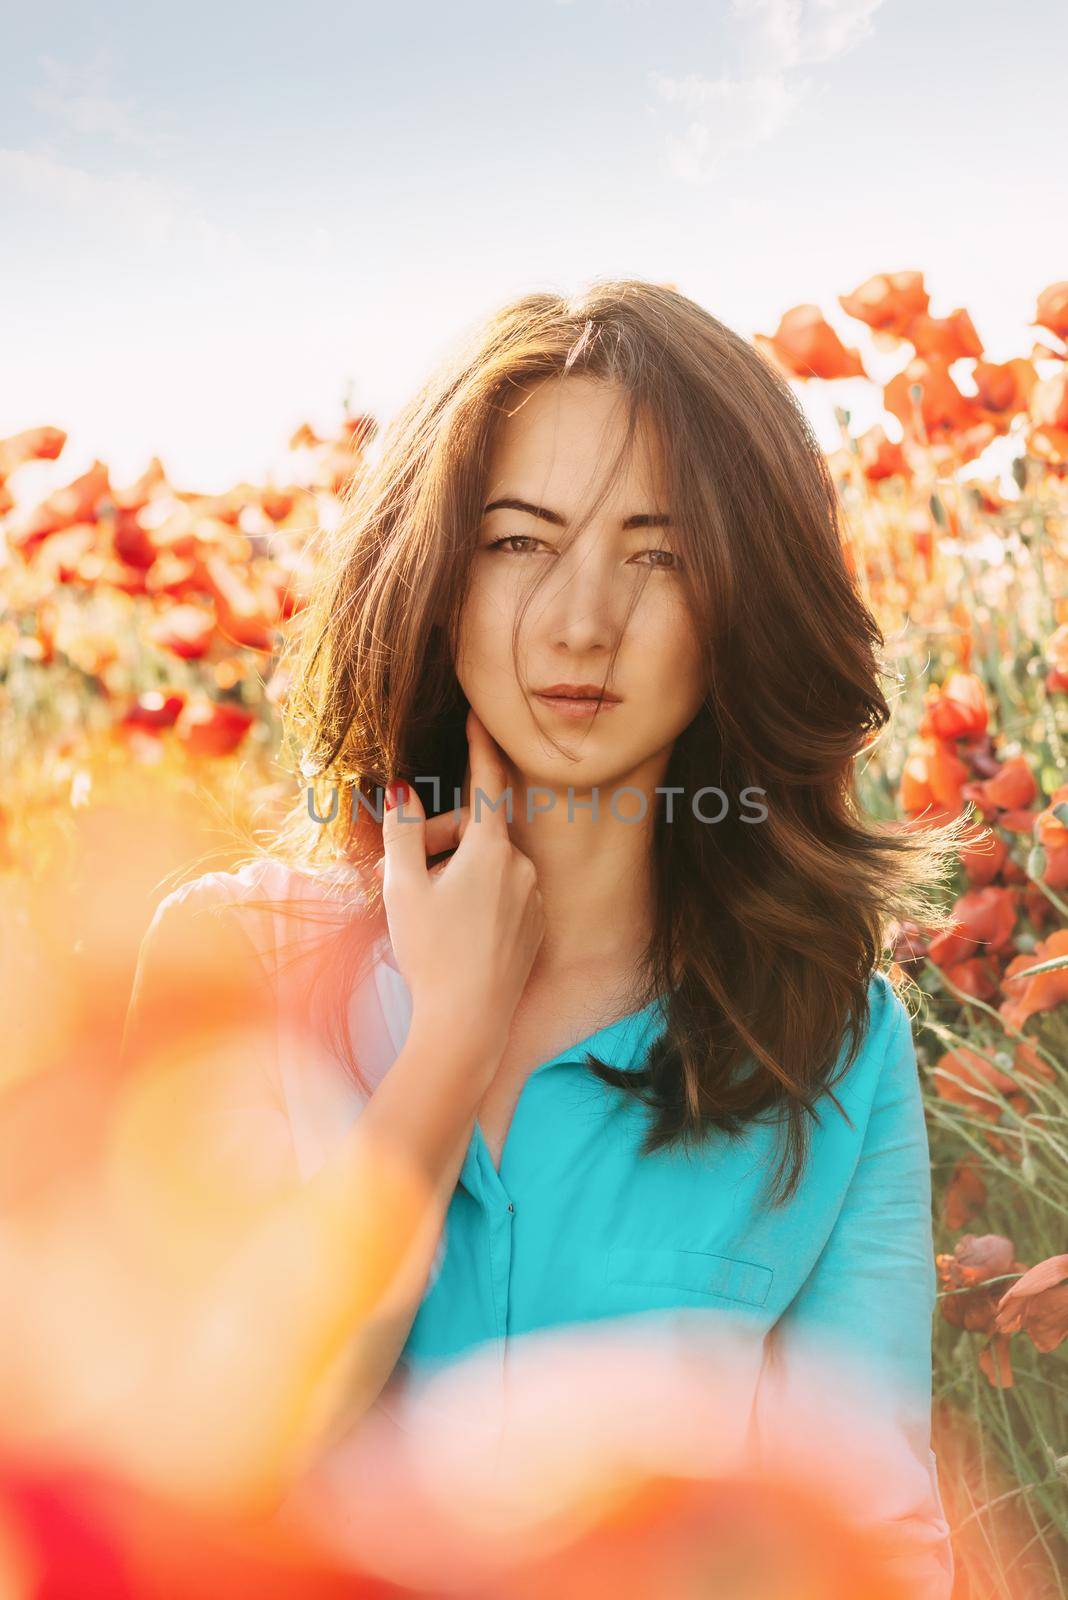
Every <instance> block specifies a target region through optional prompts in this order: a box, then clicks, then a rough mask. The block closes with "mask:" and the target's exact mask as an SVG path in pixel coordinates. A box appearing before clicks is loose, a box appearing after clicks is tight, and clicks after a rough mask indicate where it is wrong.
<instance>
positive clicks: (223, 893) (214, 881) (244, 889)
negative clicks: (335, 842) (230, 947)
mask: <svg viewBox="0 0 1068 1600" xmlns="http://www.w3.org/2000/svg"><path fill="white" fill-rule="evenodd" d="M366 903H367V902H366V894H365V892H364V890H363V888H362V886H361V879H360V876H359V874H358V872H357V870H356V868H355V867H353V866H351V865H350V864H349V863H347V862H337V863H331V864H329V865H327V866H322V867H320V866H308V865H305V864H303V863H296V862H291V861H287V860H284V859H282V858H280V857H277V856H270V855H266V854H261V855H256V856H252V857H249V858H248V859H246V860H245V861H243V862H241V863H240V864H239V865H237V866H234V867H230V868H227V869H215V870H212V871H208V872H202V873H199V874H196V875H194V876H193V877H191V878H189V879H187V880H186V882H184V883H182V884H180V885H178V887H177V888H175V889H172V890H171V891H170V892H169V893H168V894H166V895H164V896H163V898H162V899H161V900H160V902H159V904H158V905H157V907H156V911H155V915H154V917H153V924H154V925H155V924H159V923H162V922H163V921H166V922H168V923H170V924H173V923H174V922H175V921H176V919H178V918H182V919H183V920H187V919H189V918H202V917H208V916H210V917H219V916H220V915H221V914H222V913H224V912H226V913H232V914H233V917H232V920H233V921H234V923H235V924H236V925H237V926H239V927H241V929H242V930H243V931H244V933H245V934H246V935H247V937H248V939H249V940H250V942H251V943H252V945H253V947H254V948H255V950H256V952H257V954H258V955H259V957H260V959H261V960H262V961H263V962H264V964H265V965H266V964H268V963H269V962H271V961H273V960H274V958H275V957H277V956H278V955H279V953H280V952H281V951H282V950H283V949H285V948H288V947H289V946H291V945H292V943H293V942H294V941H298V940H299V939H300V938H301V937H302V936H303V931H304V930H307V928H308V926H309V924H311V925H314V926H317V927H321V926H323V925H324V924H330V923H335V924H336V923H339V922H348V921H351V919H352V917H353V916H354V915H358V914H360V913H361V912H362V911H363V910H364V909H365V907H366Z"/></svg>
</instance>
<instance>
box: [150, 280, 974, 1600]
mask: <svg viewBox="0 0 1068 1600" xmlns="http://www.w3.org/2000/svg"><path fill="white" fill-rule="evenodd" d="M301 623H302V626H301V629H300V634H299V639H298V641H297V644H298V654H297V657H296V660H295V663H294V667H293V679H292V689H291V692H290V694H289V698H288V700H287V704H286V707H285V715H286V719H287V725H288V729H289V732H290V733H291V735H292V737H293V740H294V742H295V745H296V748H297V752H298V754H299V757H300V761H301V768H300V770H301V772H302V774H303V775H304V777H305V778H307V779H309V780H310V782H309V788H308V792H307V795H306V796H305V795H302V797H301V801H300V805H299V807H298V808H297V810H296V812H295V813H294V816H293V817H292V818H291V819H290V822H289V825H288V826H287V827H286V828H285V829H284V830H283V832H282V834H281V836H280V838H279V839H278V841H277V843H276V845H275V847H274V848H272V849H271V850H270V851H269V852H266V853H264V854H262V855H260V856H258V857H256V858H254V859H252V860H250V861H247V862H246V863H245V864H244V865H242V866H241V867H239V868H237V869H236V870H234V871H231V872H221V873H218V872H217V873H209V874H205V875H203V876H201V877H199V878H196V879H194V880H193V881H192V882H191V883H189V884H187V885H186V886H184V887H183V888H182V889H180V890H178V891H176V892H175V893H173V894H171V895H169V896H168V897H167V898H166V899H165V900H164V901H163V902H162V903H161V905H160V907H159V909H158V910H157V913H156V916H155V918H154V920H153V923H152V926H151V928H150V930H149V933H148V935H147V936H146V939H145V943H144V945H143V948H142V953H141V960H140V963H139V969H138V976H137V981H136V986H135V994H134V999H133V1002H132V1005H131V1015H130V1021H129V1024H128V1048H129V1049H130V1050H131V1052H132V1051H134V1050H135V1049H136V1048H137V1044H138V1040H139V1039H140V1038H141V1037H142V1036H143V1033H144V1031H145V1030H148V1031H151V1020H152V1018H153V1015H154V1016H155V1018H156V1020H157V1022H158V1019H159V1017H160V1015H166V1016H167V1017H168V1018H173V1017H174V1015H175V1013H176V1007H175V1002H174V996H173V974H174V972H175V970H176V969H177V968H178V967H181V965H182V963H183V961H187V959H188V956H189V952H190V951H191V950H200V951H201V952H203V949H204V941H205V940H206V939H208V938H209V937H210V938H211V939H213V940H216V941H219V943H218V945H217V947H216V950H215V954H214V955H213V957H212V964H213V966H216V967H217V968H218V969H219V970H222V969H223V968H225V970H226V971H227V972H229V973H231V974H232V973H233V972H235V971H239V970H243V971H244V972H245V973H246V974H247V992H248V994H249V995H253V994H255V996H256V999H255V1000H254V1001H252V1002H251V1005H252V1007H253V1008H256V1009H257V1012H258V1015H260V1016H261V1017H262V1015H263V1014H264V1012H263V1007H264V1006H265V1005H266V1004H268V996H269V997H270V999H269V1003H270V1005H271V1007H272V1013H271V1014H272V1015H273V1016H274V1017H275V1019H276V1023H277V1026H276V1028H275V1032H274V1037H275V1041H276V1045H277V1048H276V1050H275V1051H274V1052H273V1053H271V1055H270V1057H269V1059H268V1060H267V1061H266V1062H265V1061H264V1060H263V1057H262V1053H260V1052H257V1053H256V1055H255V1059H254V1060H250V1062H249V1072H248V1089H247V1093H248V1097H249V1098H248V1102H247V1104H248V1106H249V1109H250V1110H254V1112H255V1115H254V1116H253V1117H252V1118H251V1119H250V1120H249V1122H248V1127H249V1128H250V1129H251V1130H253V1133H252V1137H254V1138H255V1139H256V1140H258V1141H261V1142H262V1144H263V1146H264V1148H268V1147H269V1148H270V1149H271V1150H273V1151H275V1152H276V1153H277V1159H278V1162H279V1164H280V1168H283V1167H285V1165H286V1164H287V1163H292V1164H294V1165H295V1167H296V1169H297V1170H298V1171H299V1173H300V1175H301V1176H302V1177H304V1178H309V1177H310V1176H311V1175H312V1174H314V1173H315V1172H317V1171H319V1170H320V1169H321V1168H322V1167H323V1165H324V1163H327V1162H329V1161H331V1160H338V1159H340V1157H339V1154H338V1153H339V1152H343V1151H344V1150H345V1149H346V1148H347V1146H346V1139H347V1138H348V1136H349V1132H350V1130H351V1128H352V1126H353V1125H354V1123H355V1122H356V1121H357V1119H358V1121H359V1124H360V1126H361V1128H362V1129H364V1130H365V1131H366V1132H377V1133H379V1134H380V1135H382V1136H383V1137H385V1138H388V1139H389V1140H391V1141H392V1142H393V1143H394V1145H395V1146H397V1147H399V1148H401V1149H403V1150H404V1151H405V1152H406V1153H407V1154H408V1155H409V1156H410V1158H411V1160H412V1161H413V1163H415V1164H416V1165H417V1166H418V1168H419V1170H420V1171H422V1172H423V1173H424V1174H425V1175H426V1178H427V1181H428V1185H429V1190H430V1193H431V1195H432V1204H431V1207H430V1210H431V1213H432V1215H431V1217H430V1225H429V1227H428V1229H427V1232H426V1235H425V1242H426V1247H425V1249H424V1251H423V1253H422V1255H421V1257H420V1263H419V1267H418V1269H417V1270H416V1272H415V1274H414V1276H413V1278H412V1279H411V1281H410V1282H409V1284H408V1291H407V1295H406V1297H405V1298H404V1301H403V1304H395V1305H394V1306H393V1309H392V1312H391V1315H390V1316H389V1317H388V1318H385V1317H380V1318H378V1319H376V1321H375V1324H374V1326H373V1328H367V1329H364V1330H363V1331H362V1332H361V1333H360V1335H359V1337H358V1339H357V1340H356V1343H357V1344H358V1345H359V1355H358V1359H357V1361H356V1362H355V1363H354V1370H356V1371H358V1372H359V1374H360V1379H359V1384H358V1386H357V1387H358V1396H359V1398H358V1399H357V1400H356V1401H355V1402H354V1409H355V1412H356V1413H358V1412H359V1410H360V1408H361V1406H363V1407H365V1406H367V1405H369V1404H371V1403H372V1401H373V1400H374V1398H375V1396H376V1395H377V1394H378V1393H379V1392H380V1391H381V1389H382V1386H383V1385H384V1384H385V1383H386V1382H387V1380H389V1378H390V1375H391V1374H392V1373H393V1372H394V1370H395V1369H396V1370H398V1371H399V1370H401V1369H402V1368H403V1369H408V1370H412V1371H417V1370H418V1371H422V1370H428V1369H430V1368H432V1367H434V1366H436V1365H437V1364H439V1363H440V1362H442V1361H446V1360H450V1359H452V1358H454V1357H456V1356H458V1355H460V1354H462V1353H463V1352H465V1351H467V1350H469V1349H473V1348H475V1347H479V1346H481V1347H483V1348H484V1349H485V1350H486V1351H495V1352H496V1354H497V1357H498V1359H499V1360H501V1361H502V1362H503V1360H504V1355H505V1352H506V1350H507V1347H508V1344H509V1341H510V1340H514V1339H515V1338H516V1337H518V1336H519V1335H521V1334H523V1333H525V1332H528V1331H531V1330H534V1329H536V1328H544V1327H549V1326H551V1325H564V1324H569V1323H579V1322H584V1321H593V1320H597V1319H600V1318H605V1317H617V1316H625V1315H630V1314H635V1313H647V1312H655V1311H661V1312H672V1311H674V1310H681V1309H684V1308H685V1309H687V1310H689V1311H691V1312H692V1311H695V1310H700V1311H702V1312H704V1313H706V1314H707V1315H708V1316H710V1317H717V1316H721V1317H730V1318H731V1319H732V1320H733V1321H734V1322H735V1323H736V1324H737V1326H739V1327H740V1328H741V1329H742V1330H743V1332H744V1336H745V1337H746V1338H748V1339H749V1341H750V1343H751V1348H752V1350H753V1352H754V1368H753V1371H754V1395H755V1396H756V1395H757V1394H758V1391H759V1390H760V1385H761V1383H762V1382H766V1381H768V1380H767V1371H768V1364H769V1363H770V1362H771V1361H772V1359H773V1358H774V1361H775V1362H776V1363H778V1368H777V1370H781V1369H782V1364H783V1362H784V1361H785V1362H788V1359H789V1355H790V1353H791V1352H793V1351H803V1350H806V1349H811V1350H818V1351H819V1352H820V1353H821V1354H822V1355H823V1356H824V1357H825V1358H827V1359H837V1358H838V1357H837V1353H838V1352H840V1353H841V1355H842V1357H843V1358H844V1359H846V1360H848V1361H850V1362H855V1363H859V1364H860V1365H861V1366H862V1367H863V1368H864V1370H865V1371H866V1372H868V1373H869V1374H870V1375H871V1377H872V1379H873V1381H874V1382H875V1383H876V1384H877V1385H878V1387H879V1392H880V1393H881V1394H882V1395H883V1396H884V1397H887V1404H888V1407H889V1410H890V1412H891V1414H892V1415H893V1417H894V1419H895V1426H896V1427H897V1430H898V1438H899V1440H900V1449H901V1461H899V1462H898V1463H897V1464H896V1465H897V1467H898V1468H899V1469H900V1470H897V1471H896V1475H894V1483H895V1489H894V1494H895V1496H896V1498H895V1499H894V1500H893V1502H892V1503H888V1504H887V1505H886V1506H885V1507H884V1514H885V1516H886V1519H887V1521H888V1523H889V1522H893V1523H894V1524H895V1525H897V1526H898V1527H901V1526H905V1527H907V1528H909V1529H910V1530H911V1533H912V1535H913V1536H914V1538H915V1540H916V1542H917V1547H918V1548H922V1551H923V1556H922V1558H921V1560H920V1565H919V1568H918V1569H917V1570H918V1571H920V1570H921V1569H923V1570H922V1572H921V1577H922V1581H923V1582H924V1583H926V1585H927V1589H928V1591H929V1592H930V1593H931V1594H940V1593H943V1592H945V1587H946V1585H947V1583H948V1578H947V1572H948V1565H947V1556H946V1544H945V1525H944V1523H943V1521H942V1517H941V1511H940V1508H939V1502H938V1494H937V1488H936V1486H935V1480H934V1476H933V1467H932V1460H931V1456H930V1450H929V1433H928V1423H929V1409H930V1368H929V1341H930V1317H931V1312H932V1307H933V1294H934V1288H933V1276H932V1253H931V1236H930V1209H929V1208H930V1194H929V1174H928V1158H927V1147H926V1140H925V1133H924V1122H923V1113H922V1107H921V1100H920V1090H919V1084H918V1081H917V1072H916V1061H915V1052H914V1047H913V1043H912V1036H911V1031H910V1024H909V1015H908V1012H907V1010H906V1008H905V1005H904V1003H903V1001H902V999H901V998H900V996H899V995H898V994H897V992H896V991H895V989H894V988H893V987H892V985H891V982H890V980H889V978H888V977H887V975H886V973H885V972H884V971H882V970H881V969H880V963H881V962H882V961H883V960H884V959H885V958H886V955H887V953H888V950H889V947H890V943H891V941H892V937H893V928H894V924H895V921H897V920H898V919H901V918H903V917H906V916H908V917H912V918H915V919H916V920H918V921H920V922H925V923H927V924H928V925H931V926H940V925H941V920H940V919H941V914H940V912H939V910H938V908H937V904H936V902H935V900H934V899H933V898H932V888H933V886H935V885H937V884H938V883H939V882H940V881H941V880H942V879H943V878H944V877H945V875H946V872H947V871H948V870H949V868H950V866H951V864H952V857H953V852H954V850H955V848H956V846H957V839H958V833H957V829H956V825H949V826H947V827H945V828H937V827H931V828H924V829H904V828H899V827H894V826H888V825H885V824H880V823H878V822H876V821H875V820H874V819H873V818H871V817H869V816H866V815H864V814H863V812H862V810H861V808H860V806H859V804H858V802H857V798H856V791H855V773H856V760H857V757H858V755H860V754H861V753H862V752H863V751H864V750H865V749H866V748H867V747H868V746H869V745H870V744H871V742H872V740H873V738H874V737H875V735H876V734H877V733H878V731H879V730H880V729H881V728H882V727H883V726H884V725H885V724H886V722H887V721H888V718H889V714H890V713H889V707H888V704H887V700H886V699H885V697H884V694H883V691H882V688H881V685H880V678H881V676H882V675H883V672H884V668H883V666H882V664H881V663H880V660H879V657H878V654H877V652H878V649H879V647H880V646H881V644H882V636H881V634H880V632H879V628H878V626H877V624H876V622H875V620H874V618H873V617H872V615H871V614H870V612H869V611H868V609H867V608H866V606H865V605H864V603H863V602H862V600H861V598H860V596H859V594H858V591H857V587H856V584H855V582H854V578H853V574H852V572H851V570H850V565H849V560H848V556H847V553H846V551H845V550H844V548H843V542H842V534H841V528H840V510H839V506H838V503H837V499H836V494H835V490H834V486H833V483H832V482H831V480H830V479H829V476H828V472H827V469H826V465H825V462H824V459H823V456H822V454H821V452H820V450H819V447H818V445H817V443H816V442H815V440H814V438H813V436H812V433H811V431H810V429H809V426H808V424H807V422H806V420H805V417H804V414H803V412H802V410H801V408H800V406H799V404H798V403H797V401H796V400H795V398H794V396H793V394H792V392H791V390H790V389H789V387H788V386H787V384H785V383H784V382H783V381H782V379H781V378H780V377H779V376H778V375H777V374H776V373H775V371H774V370H773V369H772V368H771V367H770V366H769V365H768V364H767V363H766V362H765V361H764V360H763V359H762V358H761V356H760V355H759V354H758V353H757V352H756V351H755V350H754V348H753V347H752V346H751V345H750V344H748V343H747V342H746V341H745V340H743V339H741V338H739V337H738V336H737V335H735V334H734V333H732V332H731V331H730V329H728V328H726V327H724V326H723V325H722V324H721V323H720V322H718V321H717V320H716V319H715V318H714V317H712V316H710V315H709V314H708V313H707V312H705V311H703V310H702V309H701V308H700V307H699V306H697V305H696V304H695V303H694V302H693V301H691V300H689V299H687V298H686V297H684V296H683V295H681V294H679V293H677V292H675V291H674V290H672V289H669V288H665V287H662V286H658V285H655V284H650V283H644V282H640V281H624V282H607V283H600V284H597V285H595V286H594V287H592V288H591V289H590V290H589V291H587V292H586V293H585V294H583V295H581V296H579V297H576V298H574V299H571V300H567V299H563V298H560V297H558V296H555V295H551V294H531V295H528V296H526V297H524V298H522V299H520V300H518V301H516V302H515V303H513V304H511V305H508V306H506V307H505V308H504V309H503V310H501V311H500V312H498V313H497V314H496V315H495V316H493V317H492V318H491V319H490V320H489V322H488V323H487V324H486V325H485V326H484V327H482V328H480V329H479V330H477V331H476V332H475V334H474V335H473V336H472V337H471V338H470V339H469V341H468V342H466V343H465V344H464V345H462V346H461V347H460V348H458V349H457V350H455V351H454V352H453V353H452V354H451V355H450V357H449V359H448V360H447V361H446V362H445V363H444V365H443V366H442V368H441V369H440V370H439V371H438V372H437V373H436V374H435V375H434V376H433V377H432V378H431V379H430V380H429V381H428V383H427V384H426V385H425V387H424V388H423V389H422V390H421V392H420V393H419V394H418V395H417V396H416V398H415V399H414V400H413V401H412V402H411V404H410V405H408V406H407V408H406V409H404V410H403V412H402V413H401V414H400V415H399V416H398V417H397V418H396V420H395V421H394V423H393V425H392V427H391V428H390V430H389V431H388V433H387V435H386V437H385V440H384V447H383V449H382V452H381V454H380V457H379V459H378V460H377V462H376V464H375V465H374V466H373V468H371V469H369V471H368V474H367V476H366V477H364V478H362V479H361V480H360V481H359V482H358V483H357V484H356V485H355V487H354V489H353V491H352V493H351V497H350V501H349V504H348V506H347V509H346V518H345V521H344V525H343V529H342V532H341V533H340V534H338V535H336V536H333V542H332V548H331V550H330V551H329V552H328V553H327V556H326V558H325V560H324V568H323V575H322V578H321V581H320V587H319V590H318V593H317V595H316V597H315V601H314V604H313V605H312V606H311V607H310V608H309V609H308V610H307V611H306V612H305V613H304V614H303V615H302V618H301ZM387 784H388V786H389V787H388V792H387V794H386V808H385V811H384V814H382V813H381V812H380V810H379V807H378V805H377V802H378V800H379V797H380V796H381V794H382V791H383V789H385V788H386V786H387ZM376 813H377V814H378V815H381V826H379V822H378V820H377V815H376ZM220 906H233V907H235V908H237V909H238V910H239V911H240V912H241V913H242V915H241V916H240V917H239V918H238V919H236V920H235V922H234V923H233V924H231V925H230V926H229V928H227V929H226V930H225V931H224V929H223V926H222V925H221V924H222V921H223V919H219V918H212V919H211V921H212V923H213V924H214V925H215V926H213V931H212V932H211V934H210V936H209V934H208V932H207V927H208V923H207V921H206V920H205V919H204V918H203V917H201V916H200V911H201V910H202V909H204V908H208V909H212V908H217V907H220ZM322 921H325V922H327V923H330V922H334V923H336V924H337V926H336V928H335V930H334V932H333V933H332V934H329V936H328V937H325V938H324V937H315V938H309V937H307V936H306V934H305V933H302V932H300V931H297V932H294V929H295V928H296V929H299V928H301V927H303V928H305V929H306V927H307V924H308V923H309V922H312V923H315V922H322ZM309 958H310V959H309ZM177 1009H178V1010H179V1011H181V1010H182V1009H183V1008H181V1007H178V1008H177ZM762 1374H763V1376H762ZM755 1403H756V1401H755ZM902 1461H903V1462H905V1463H906V1465H905V1466H904V1467H902V1465H901V1462H902ZM888 1481H889V1480H888ZM925 1564H926V1565H925Z"/></svg>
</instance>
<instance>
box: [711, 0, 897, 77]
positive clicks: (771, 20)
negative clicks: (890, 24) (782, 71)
mask: <svg viewBox="0 0 1068 1600" xmlns="http://www.w3.org/2000/svg"><path fill="white" fill-rule="evenodd" d="M882 3H883V0H732V4H731V10H732V13H733V14H734V16H736V17H740V18H742V19H743V20H745V21H751V22H752V23H754V25H755V33H756V39H757V41H758V43H759V46H760V48H761V51H762V54H763V56H764V59H766V60H768V61H769V62H770V63H773V64H774V65H776V66H779V67H798V66H814V65H818V64H819V63H820V62H824V61H833V60H834V59H835V57H836V56H841V55H845V53H846V51H847V50H852V49H853V46H854V45H856V44H859V43H860V41H861V40H862V39H864V38H866V37H867V36H868V34H870V33H871V31H872V27H873V25H874V17H875V13H876V12H877V11H878V9H879V7H880V6H881V5H882Z"/></svg>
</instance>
